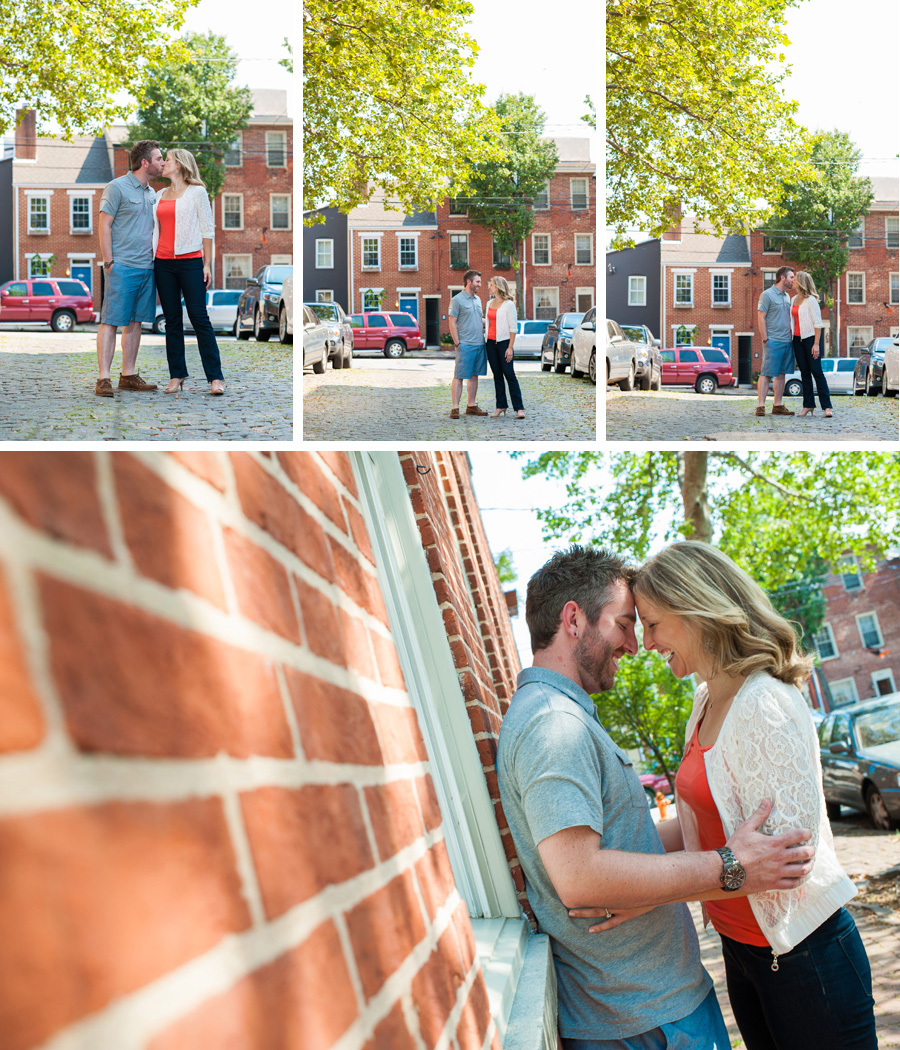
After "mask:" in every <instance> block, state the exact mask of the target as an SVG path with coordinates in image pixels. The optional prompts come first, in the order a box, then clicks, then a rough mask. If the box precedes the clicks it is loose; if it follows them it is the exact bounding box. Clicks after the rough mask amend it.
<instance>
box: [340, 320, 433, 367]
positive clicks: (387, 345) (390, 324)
mask: <svg viewBox="0 0 900 1050" xmlns="http://www.w3.org/2000/svg"><path fill="white" fill-rule="evenodd" d="M347 320H348V321H349V322H350V326H351V328H352V329H353V349H354V351H355V352H357V353H359V351H360V350H378V351H380V352H381V353H382V354H384V356H385V357H394V358H397V357H403V355H404V354H405V353H406V351H407V350H421V349H423V347H424V346H425V344H424V343H423V342H422V333H421V331H420V330H419V322H418V321H417V320H416V319H415V317H413V315H412V314H407V313H381V312H375V313H370V312H369V311H366V312H365V313H361V314H348V315H347Z"/></svg>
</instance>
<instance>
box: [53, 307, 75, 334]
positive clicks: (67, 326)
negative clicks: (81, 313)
mask: <svg viewBox="0 0 900 1050" xmlns="http://www.w3.org/2000/svg"><path fill="white" fill-rule="evenodd" d="M50 327H51V328H52V329H53V331H54V332H71V331H72V329H73V328H74V327H75V314H73V313H72V311H71V310H58V311H57V312H56V313H55V314H54V315H53V317H52V319H51V321H50Z"/></svg>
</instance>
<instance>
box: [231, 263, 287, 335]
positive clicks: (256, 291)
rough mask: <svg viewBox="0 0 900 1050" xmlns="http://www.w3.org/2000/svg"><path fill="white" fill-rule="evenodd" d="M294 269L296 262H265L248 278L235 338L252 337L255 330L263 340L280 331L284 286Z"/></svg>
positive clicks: (235, 325)
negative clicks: (267, 263)
mask: <svg viewBox="0 0 900 1050" xmlns="http://www.w3.org/2000/svg"><path fill="white" fill-rule="evenodd" d="M293 272H294V267H293V266H263V267H262V269H260V270H257V271H256V273H255V274H254V275H253V276H252V277H250V278H248V279H247V287H246V288H245V289H244V290H243V292H241V298H240V299H239V300H238V305H237V317H235V319H234V337H235V339H249V338H250V333H251V332H252V333H253V335H254V337H255V338H256V339H257V340H258V341H259V342H260V343H265V342H268V340H269V339H270V338H271V336H273V335H277V334H278V304H279V303H280V302H281V286H282V284H283V283H284V279H285V277H290V276H291V274H292V273H293Z"/></svg>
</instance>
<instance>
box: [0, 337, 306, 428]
mask: <svg viewBox="0 0 900 1050" xmlns="http://www.w3.org/2000/svg"><path fill="white" fill-rule="evenodd" d="M186 341H187V363H188V370H189V371H190V373H191V378H190V379H188V380H186V381H185V384H184V392H183V393H180V394H172V395H167V394H164V393H163V390H164V388H165V386H166V384H167V383H168V376H169V371H168V368H167V365H166V354H165V345H164V341H163V339H162V337H160V336H152V335H149V334H147V333H145V334H144V336H143V338H142V342H141V349H140V353H139V354H138V369H139V370H140V372H141V374H142V375H143V377H144V378H145V379H146V380H147V381H148V382H151V383H157V384H159V390H157V391H153V392H149V393H136V392H132V391H120V390H118V389H116V391H115V396H114V397H112V398H102V397H97V396H96V395H95V394H94V384H95V381H96V378H97V355H96V349H95V347H96V343H95V335H94V333H93V332H90V331H76V332H74V333H70V334H66V335H62V334H58V333H53V332H47V331H45V330H40V331H35V332H23V331H15V332H0V439H3V440H23V441H24V440H31V441H66V440H69V441H92V440H101V441H121V440H128V441H173V440H185V441H215V440H230V441H236V440H243V441H290V440H291V439H292V412H293V408H292V404H293V398H292V371H293V355H292V353H291V351H290V349H289V348H285V347H283V346H282V345H281V344H280V343H278V342H277V341H275V340H273V341H272V342H270V343H257V342H253V341H248V342H238V341H236V340H234V339H230V338H228V337H223V336H219V337H218V343H219V350H220V353H221V356H222V371H223V372H224V374H225V385H226V391H225V395H224V396H223V397H210V396H209V387H208V385H207V382H206V379H205V377H204V375H203V369H202V368H201V365H200V356H199V353H198V351H197V345H196V341H195V340H194V339H193V338H192V337H191V336H190V335H189V336H188V338H187V340H186ZM121 359H122V358H121V351H120V349H119V347H118V344H117V348H116V356H115V360H114V361H113V368H112V384H113V387H114V388H115V387H116V386H117V384H118V380H119V369H120V364H121Z"/></svg>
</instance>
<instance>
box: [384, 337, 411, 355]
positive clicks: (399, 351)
mask: <svg viewBox="0 0 900 1050" xmlns="http://www.w3.org/2000/svg"><path fill="white" fill-rule="evenodd" d="M405 353H406V346H405V344H404V343H403V341H402V340H400V339H388V341H387V342H386V343H385V344H384V356H385V357H391V358H394V359H395V360H396V359H397V358H398V357H403V355H404V354H405Z"/></svg>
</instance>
